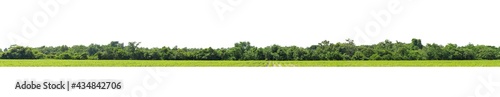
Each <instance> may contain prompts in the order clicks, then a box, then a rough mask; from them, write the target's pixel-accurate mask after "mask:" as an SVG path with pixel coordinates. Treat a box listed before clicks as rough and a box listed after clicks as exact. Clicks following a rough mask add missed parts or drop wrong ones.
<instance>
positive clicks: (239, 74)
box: [0, 67, 500, 97]
mask: <svg viewBox="0 0 500 97" xmlns="http://www.w3.org/2000/svg"><path fill="white" fill-rule="evenodd" d="M0 74H2V75H0V78H1V80H0V96H1V97H481V96H476V90H478V91H479V92H478V94H480V95H485V94H491V95H490V96H482V97H497V96H499V95H500V68H461V67H457V68H448V67H441V68H401V67H379V68H363V67H353V68H350V67H346V68H292V67H290V68H272V67H270V68H215V67H214V68H211V67H205V68H195V67H175V68H174V67H168V68H154V67H150V68H131V67H124V68H117V67H113V68H111V67H110V68H93V67H89V68H87V67H85V68H84V67H78V68H75V67H68V68H66V67H65V68H58V67H48V68H0ZM489 76H491V80H489V79H488V77H489ZM155 78H158V79H155ZM24 79H34V80H38V81H42V80H55V81H57V80H61V79H71V80H80V79H83V80H93V79H96V80H98V79H115V80H122V81H123V89H122V90H71V91H69V92H68V91H66V90H15V89H14V87H15V84H16V80H24ZM481 80H485V81H486V82H487V83H496V85H495V84H492V85H485V84H484V83H482V82H481ZM156 86H157V87H156ZM478 87H479V89H478ZM486 87H492V89H494V90H493V91H489V90H488V89H487V88H486ZM143 94H144V95H143ZM134 95H135V96H134Z"/></svg>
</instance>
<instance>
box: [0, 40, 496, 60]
mask: <svg viewBox="0 0 500 97" xmlns="http://www.w3.org/2000/svg"><path fill="white" fill-rule="evenodd" d="M140 44H141V42H128V43H127V44H126V45H125V44H124V43H120V42H118V41H112V42H110V43H109V44H106V45H99V44H90V45H87V46H86V45H74V46H66V45H62V46H55V47H53V46H41V47H35V48H33V47H24V46H18V45H12V46H10V47H9V48H6V49H5V50H3V51H1V52H0V55H1V56H0V58H1V59H73V60H496V59H500V47H495V46H488V45H473V44H469V45H466V46H457V45H456V44H447V45H444V46H443V45H438V44H435V43H432V44H426V45H424V44H422V41H421V40H420V39H412V40H411V43H403V42H399V41H396V42H392V41H389V40H385V41H383V42H380V43H378V44H372V45H355V44H354V40H351V39H347V40H346V41H345V42H337V43H330V41H327V40H325V41H322V42H320V43H318V44H317V45H311V46H309V47H298V46H280V45H277V44H275V45H271V46H266V47H255V46H252V45H251V43H250V42H238V43H235V44H234V46H233V47H230V48H212V47H209V48H187V47H184V48H179V47H177V46H174V47H161V48H158V47H155V48H146V47H140V46H139V45H140Z"/></svg>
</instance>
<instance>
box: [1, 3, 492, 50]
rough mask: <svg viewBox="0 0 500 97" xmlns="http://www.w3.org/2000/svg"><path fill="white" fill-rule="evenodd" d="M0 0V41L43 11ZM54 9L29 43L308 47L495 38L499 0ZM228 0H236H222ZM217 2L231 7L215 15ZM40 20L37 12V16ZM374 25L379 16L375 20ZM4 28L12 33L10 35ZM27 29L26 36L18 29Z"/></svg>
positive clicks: (76, 6)
mask: <svg viewBox="0 0 500 97" xmlns="http://www.w3.org/2000/svg"><path fill="white" fill-rule="evenodd" d="M47 1H54V0H1V1H0V37H1V40H0V47H1V48H6V47H8V46H9V45H11V44H14V43H15V42H10V41H8V38H11V37H14V36H15V35H19V36H22V35H21V34H20V33H22V29H23V28H22V27H23V25H24V24H25V23H24V22H23V21H22V18H23V17H26V18H27V19H28V20H30V21H33V19H32V17H33V16H37V15H36V13H38V12H42V13H47V12H45V11H44V10H43V8H42V7H41V5H40V4H38V2H47ZM57 1H68V2H67V3H61V4H59V3H57V4H58V5H59V6H60V7H59V11H58V12H57V13H56V14H55V16H53V17H50V18H48V22H47V24H46V25H45V26H44V27H37V28H38V29H39V33H37V34H33V36H32V37H31V38H28V39H27V40H29V42H28V43H26V44H25V45H28V46H35V47H37V46H42V45H48V46H59V45H70V46H71V45H79V44H82V45H89V44H90V43H98V44H108V43H109V42H110V41H121V42H129V41H138V42H142V44H141V46H143V47H162V46H170V47H173V46H175V45H178V46H179V47H192V48H198V47H209V46H211V47H214V48H219V47H232V46H233V44H234V43H236V42H239V41H250V42H251V43H252V44H253V45H255V46H259V47H263V46H269V45H272V44H279V45H287V46H289V45H297V46H301V47H307V46H311V45H314V44H317V43H319V42H321V41H323V40H330V41H331V42H334V43H336V42H344V40H345V39H347V38H351V39H354V41H355V42H357V44H374V43H378V42H381V41H384V40H385V39H389V40H392V41H396V40H398V41H402V42H407V43H408V42H410V40H411V38H420V39H422V42H423V43H438V44H443V45H445V44H447V43H457V44H459V45H466V44H468V43H474V44H486V45H494V46H500V42H498V40H499V39H498V34H497V33H499V32H500V29H498V27H500V18H498V17H500V13H499V12H498V9H500V6H498V5H499V4H500V1H498V0H57ZM227 1H241V2H240V3H239V4H233V5H231V4H229V3H228V2H227ZM394 1H397V2H399V3H398V6H399V7H397V8H401V9H402V10H401V11H400V12H399V13H398V14H391V21H390V22H389V23H388V25H387V26H384V27H381V28H380V32H379V33H376V34H374V35H367V34H361V36H369V38H368V39H366V40H364V41H363V42H362V41H361V40H360V39H358V38H356V35H358V33H357V32H356V31H355V30H354V29H355V28H361V29H365V26H366V25H367V24H369V23H370V22H373V21H376V19H375V18H374V16H372V14H371V12H380V11H387V10H388V6H390V4H389V3H390V2H394ZM216 2H222V4H223V5H228V6H230V8H232V9H234V10H232V11H227V12H225V13H224V14H223V15H222V16H223V17H224V20H221V19H220V18H219V14H218V13H217V11H216V8H215V7H214V6H213V4H214V3H216ZM39 21H43V19H41V20H39ZM379 25H380V24H379ZM9 33H13V35H10V34H9ZM23 37H26V36H23Z"/></svg>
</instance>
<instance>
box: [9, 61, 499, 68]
mask: <svg viewBox="0 0 500 97" xmlns="http://www.w3.org/2000/svg"><path fill="white" fill-rule="evenodd" d="M0 67H500V60H467V61H458V60H453V61H173V60H168V61H166V60H0Z"/></svg>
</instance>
